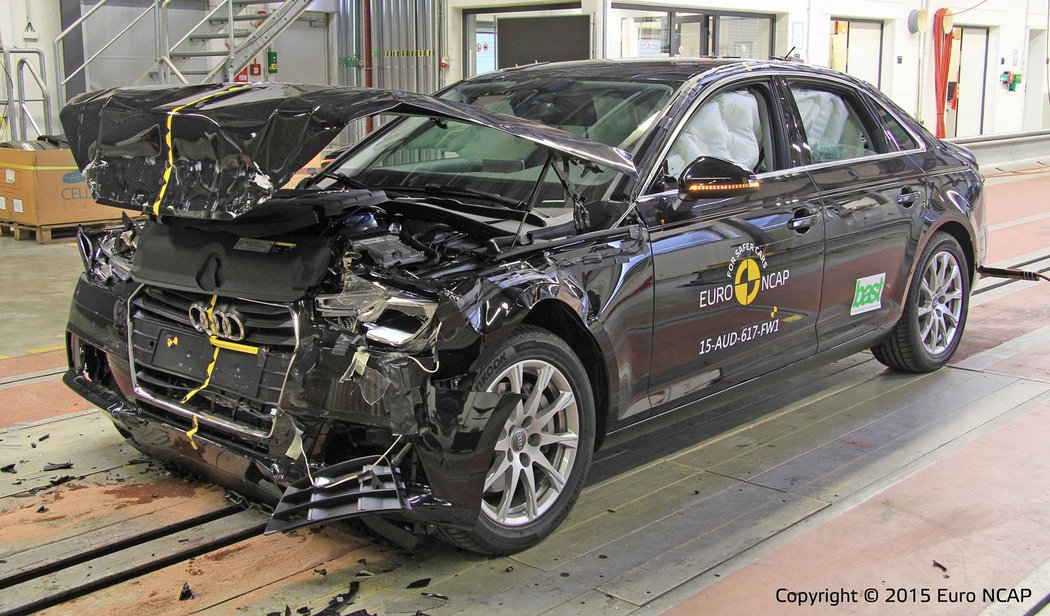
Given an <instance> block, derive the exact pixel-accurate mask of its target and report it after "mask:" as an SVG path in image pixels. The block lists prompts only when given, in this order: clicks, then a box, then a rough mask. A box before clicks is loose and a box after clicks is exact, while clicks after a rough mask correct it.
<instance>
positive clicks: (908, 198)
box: [897, 187, 922, 207]
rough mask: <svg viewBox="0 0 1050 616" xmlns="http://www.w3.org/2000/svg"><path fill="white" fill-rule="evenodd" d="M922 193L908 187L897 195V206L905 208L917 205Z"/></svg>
mask: <svg viewBox="0 0 1050 616" xmlns="http://www.w3.org/2000/svg"><path fill="white" fill-rule="evenodd" d="M921 196H922V193H921V192H920V191H918V190H913V189H911V188H908V187H904V188H902V189H901V192H900V194H899V195H897V205H903V206H904V207H911V206H913V205H915V202H916V201H918V200H919V197H921Z"/></svg>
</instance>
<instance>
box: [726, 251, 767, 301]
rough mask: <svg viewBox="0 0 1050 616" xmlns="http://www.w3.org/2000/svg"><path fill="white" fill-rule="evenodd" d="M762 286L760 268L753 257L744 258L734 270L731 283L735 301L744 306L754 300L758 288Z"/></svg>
mask: <svg viewBox="0 0 1050 616" xmlns="http://www.w3.org/2000/svg"><path fill="white" fill-rule="evenodd" d="M761 286H762V268H760V267H759V266H758V263H757V262H755V260H754V259H744V260H743V261H741V262H740V265H739V267H737V270H736V279H735V281H734V284H733V294H734V295H735V296H736V301H737V302H739V303H740V305H742V306H746V305H748V304H750V303H751V302H753V301H755V298H756V297H757V296H758V289H759V287H761Z"/></svg>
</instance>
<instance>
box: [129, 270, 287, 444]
mask: <svg viewBox="0 0 1050 616" xmlns="http://www.w3.org/2000/svg"><path fill="white" fill-rule="evenodd" d="M145 288H146V285H144V284H142V285H139V287H138V288H137V289H135V291H133V292H132V293H131V295H130V296H128V303H127V314H128V321H127V327H128V365H129V367H130V368H131V387H132V391H134V392H135V395H136V396H138V397H140V398H142V399H144V400H146V401H148V402H150V403H152V404H155V405H156V406H159V407H161V408H163V409H165V410H167V411H170V412H172V413H175V414H176V415H180V416H182V417H186V418H188V419H193V418H195V417H196V418H197V421H198V422H201V423H205V424H208V425H210V426H212V427H216V428H221V429H223V430H226V431H227V432H233V433H235V434H239V435H245V436H250V437H253V438H257V439H262V440H269V439H270V438H272V437H273V434H274V430H275V429H276V428H277V418H276V417H274V420H273V421H272V422H271V423H270V431H269V432H263V431H261V430H254V429H252V428H248V427H247V426H244V425H241V424H238V423H235V422H232V421H230V420H227V419H223V418H221V417H215V416H214V415H207V414H204V413H199V412H197V411H194V410H191V409H188V408H186V407H184V406H181V405H179V404H177V403H175V402H170V401H167V400H163V399H161V398H159V397H157V396H156V395H155V394H153V393H151V392H150V391H149V390H147V389H144V388H143V387H141V386H140V385H139V382H138V377H137V376H136V374H137V372H138V371H137V370H136V369H135V345H134V341H133V340H132V336H133V335H134V330H133V328H132V318H133V313H132V305H131V304H132V302H133V301H135V298H136V297H138V295H139V294H140V293H142V292H143V290H144V289H145ZM237 299H238V300H241V301H246V302H252V303H254V304H265V305H267V306H278V307H281V308H287V309H288V311H289V313H290V314H291V317H292V328H293V330H294V332H295V347H294V348H293V349H292V355H291V357H289V359H288V369H287V370H286V371H285V373H284V380H283V381H282V383H281V394H280V396H278V401H279V400H280V399H281V397H283V396H284V390H285V388H286V387H287V385H288V375H289V374H291V372H292V365H293V363H294V362H295V360H296V358H297V356H298V354H299V340H300V333H299V314H298V313H297V312H296V311H295V309H294V308H292V306H289V305H287V304H276V303H272V302H261V301H257V300H252V299H247V298H243V297H239V298H237ZM274 408H276V409H277V410H279V411H280V410H282V409H281V407H280V405H279V404H278V405H275V407H274Z"/></svg>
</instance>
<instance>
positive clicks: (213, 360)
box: [182, 347, 219, 403]
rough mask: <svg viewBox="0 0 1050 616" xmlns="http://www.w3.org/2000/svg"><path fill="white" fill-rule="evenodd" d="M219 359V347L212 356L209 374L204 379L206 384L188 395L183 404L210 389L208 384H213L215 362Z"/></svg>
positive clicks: (202, 384)
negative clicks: (212, 376) (212, 375)
mask: <svg viewBox="0 0 1050 616" xmlns="http://www.w3.org/2000/svg"><path fill="white" fill-rule="evenodd" d="M217 359H219V347H215V353H213V354H212V356H211V363H210V364H208V372H207V374H206V375H205V377H204V382H203V383H201V386H200V387H198V388H197V389H194V390H193V391H191V392H190V393H188V394H186V397H185V398H183V399H182V402H183V403H186V402H189V401H190V398H192V397H193V396H196V395H197V394H199V393H200V392H201V390H203V389H207V388H208V383H211V373H212V371H213V370H215V361H216V360H217Z"/></svg>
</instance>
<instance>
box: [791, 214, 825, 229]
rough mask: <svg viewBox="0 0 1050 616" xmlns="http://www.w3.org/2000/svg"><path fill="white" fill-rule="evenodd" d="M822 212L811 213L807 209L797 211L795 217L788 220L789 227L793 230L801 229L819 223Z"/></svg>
mask: <svg viewBox="0 0 1050 616" xmlns="http://www.w3.org/2000/svg"><path fill="white" fill-rule="evenodd" d="M818 220H820V214H809V213H807V212H806V211H805V210H799V211H797V212H795V217H794V218H792V219H791V220H789V221H788V223H787V228H788V229H791V230H792V231H801V230H803V229H808V228H810V227H812V226H813V225H815V224H817V221H818Z"/></svg>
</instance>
